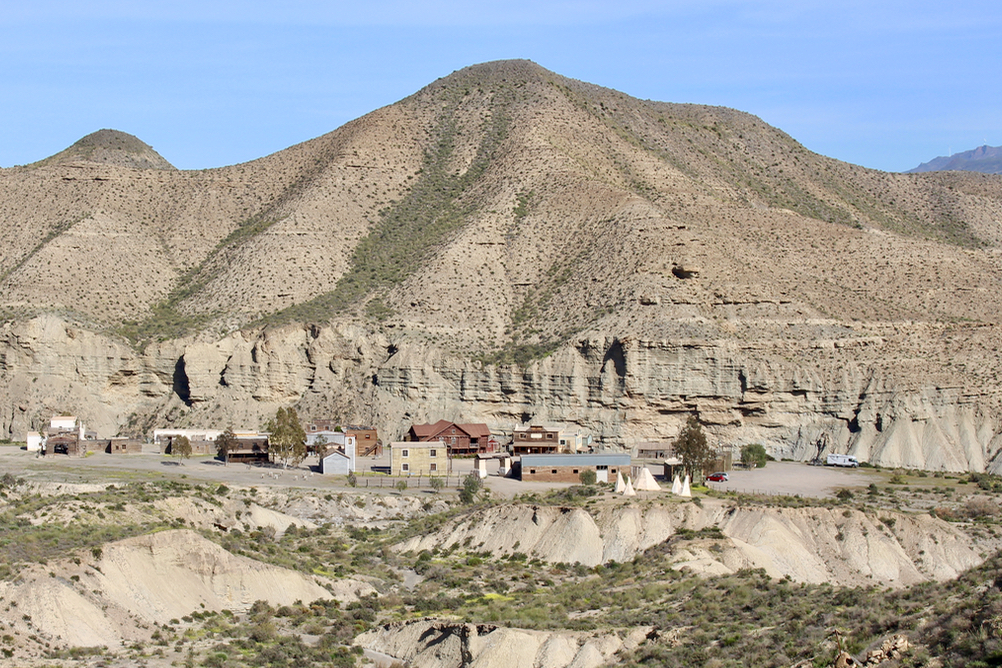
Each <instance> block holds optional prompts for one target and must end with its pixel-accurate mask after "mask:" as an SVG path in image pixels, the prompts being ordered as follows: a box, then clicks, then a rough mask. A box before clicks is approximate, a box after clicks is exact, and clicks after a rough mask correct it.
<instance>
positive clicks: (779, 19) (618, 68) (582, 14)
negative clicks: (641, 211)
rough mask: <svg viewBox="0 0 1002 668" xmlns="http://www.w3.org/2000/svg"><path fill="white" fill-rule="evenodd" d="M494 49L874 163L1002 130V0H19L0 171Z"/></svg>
mask: <svg viewBox="0 0 1002 668" xmlns="http://www.w3.org/2000/svg"><path fill="white" fill-rule="evenodd" d="M508 58H526V59H529V60H533V61H535V62H536V63H538V64H540V65H541V66H543V67H545V68H547V69H549V70H551V71H553V72H556V73H557V74H561V75H564V76H567V77H571V78H574V79H580V80H582V81H587V82H589V83H593V84H598V85H601V86H606V87H609V88H614V89H616V90H619V91H622V92H624V93H626V94H628V95H632V96H634V97H638V98H641V99H650V100H658V101H663V102H692V103H698V104H712V105H721V106H725V107H731V108H734V109H739V110H741V111H745V112H748V113H751V114H754V115H756V116H758V117H760V118H761V119H763V120H764V121H765V122H767V123H769V124H771V125H773V126H775V127H778V128H779V129H781V130H783V131H784V132H786V133H788V134H789V135H791V136H792V137H793V138H794V139H796V140H798V141H799V142H800V143H801V144H803V145H804V146H806V147H807V148H808V149H810V150H812V151H815V152H817V153H821V154H823V155H827V156H830V157H833V158H837V159H839V160H844V161H847V162H851V163H855V164H859V165H863V166H865V167H871V168H875V169H881V170H886V171H903V170H906V169H910V168H912V167H916V166H918V165H919V164H920V163H922V162H927V161H929V160H931V159H933V158H935V157H937V156H941V155H949V154H951V153H956V152H960V151H964V150H969V149H972V148H975V147H976V146H980V145H982V144H988V145H992V146H998V145H1002V86H1000V85H999V84H1000V79H1002V3H1000V2H998V0H955V1H954V2H950V3H944V2H941V1H937V2H931V1H929V0H909V2H903V1H901V2H899V1H897V0H893V1H887V2H884V1H881V0H866V1H860V2H858V1H856V0H841V1H840V2H831V1H830V0H824V1H820V0H754V1H746V0H672V1H665V2H657V1H651V0H618V1H617V2H613V1H612V0H604V1H602V0H535V1H529V0H508V1H505V2H497V1H495V0H486V1H481V2H475V3H474V2H458V1H455V0H426V1H425V2H413V1H410V2H407V1H404V0H370V1H369V2H367V3H361V2H357V1H356V2H352V3H346V2H340V1H339V0H330V1H327V2H323V1H316V0H286V2H284V3H277V2H273V1H266V0H257V1H246V2H237V1H235V0H218V1H216V0H200V1H197V0H177V1H172V0H161V1H159V2H138V1H134V2H126V1H125V0H103V1H101V2H92V1H91V0H74V1H72V2H70V1H67V0H33V1H32V2H22V3H13V2H8V3H5V7H4V8H3V10H2V11H0V60H2V63H3V66H2V67H0V167H11V166H14V165H20V164H27V163H30V162H34V161H36V160H40V159H42V158H45V157H47V156H49V155H52V154H54V153H57V152H58V151H61V150H62V149H64V148H66V147H67V146H69V145H71V144H72V143H73V142H75V141H77V140H78V139H80V138H81V137H83V136H85V135H87V134H89V133H91V132H94V131H96V130H99V129H102V128H112V129H116V130H121V131H123V132H128V133H130V134H133V135H135V136H137V137H139V138H140V139H142V140H143V141H145V142H146V143H147V144H150V145H151V146H152V147H153V148H154V149H156V150H157V152H158V153H160V155H162V156H163V157H164V158H166V159H167V160H168V161H169V162H171V163H172V164H173V165H175V166H176V167H179V168H181V169H202V168H210V167H220V166H224V165H230V164H235V163H239V162H245V161H248V160H253V159H255V158H259V157H262V156H265V155H268V154H270V153H274V152H276V151H279V150H282V149H284V148H287V147H289V146H291V145H293V144H297V143H299V142H302V141H306V140H307V139H311V138H313V137H316V136H319V135H322V134H325V133H327V132H330V131H332V130H335V129H337V128H338V127H340V126H341V125H343V124H345V123H347V122H348V121H350V120H352V119H355V118H358V117H359V116H363V115H364V114H366V113H368V112H370V111H373V110H374V109H377V108H379V107H382V106H385V105H387V104H392V103H393V102H396V101H398V100H400V99H402V98H404V97H407V96H408V95H410V94H412V93H414V92H416V91H417V90H419V89H421V88H422V87H424V86H425V85H427V84H429V83H431V82H432V81H434V80H435V79H437V78H439V77H443V76H447V75H448V74H450V73H451V72H453V71H455V70H458V69H462V68H463V67H466V66H468V65H473V64H475V63H481V62H486V61H491V60H501V59H508Z"/></svg>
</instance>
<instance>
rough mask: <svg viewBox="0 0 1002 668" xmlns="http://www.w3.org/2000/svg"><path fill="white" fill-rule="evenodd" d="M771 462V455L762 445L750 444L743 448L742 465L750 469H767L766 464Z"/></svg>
mask: <svg viewBox="0 0 1002 668" xmlns="http://www.w3.org/2000/svg"><path fill="white" fill-rule="evenodd" d="M767 461H769V455H767V454H766V452H765V448H764V447H763V446H762V445H761V444H760V443H750V444H748V445H745V446H742V448H741V463H742V464H744V465H745V466H747V467H748V468H750V469H751V468H755V469H761V468H765V463H766V462H767Z"/></svg>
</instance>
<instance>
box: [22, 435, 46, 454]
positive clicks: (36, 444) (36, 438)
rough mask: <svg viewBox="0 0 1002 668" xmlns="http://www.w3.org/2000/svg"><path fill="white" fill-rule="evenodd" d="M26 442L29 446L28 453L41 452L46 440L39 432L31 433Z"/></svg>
mask: <svg viewBox="0 0 1002 668" xmlns="http://www.w3.org/2000/svg"><path fill="white" fill-rule="evenodd" d="M24 440H25V441H26V442H27V444H28V448H27V449H28V452H41V450H42V443H43V442H44V439H43V438H42V435H41V434H40V433H38V432H37V431H29V432H28V434H27V438H25V439H24Z"/></svg>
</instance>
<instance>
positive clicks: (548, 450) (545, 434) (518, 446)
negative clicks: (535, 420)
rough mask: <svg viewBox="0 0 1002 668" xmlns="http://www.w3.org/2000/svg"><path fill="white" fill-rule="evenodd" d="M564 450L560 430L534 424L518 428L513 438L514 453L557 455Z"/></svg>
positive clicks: (512, 451) (512, 449) (512, 448)
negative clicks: (525, 427)
mask: <svg viewBox="0 0 1002 668" xmlns="http://www.w3.org/2000/svg"><path fill="white" fill-rule="evenodd" d="M561 451H562V448H561V446H560V432H559V431H558V430H556V429H544V428H543V427H540V426H538V425H533V426H531V427H529V428H528V429H516V430H515V433H514V434H512V438H511V453H512V454H513V455H555V454H558V453H559V452H561Z"/></svg>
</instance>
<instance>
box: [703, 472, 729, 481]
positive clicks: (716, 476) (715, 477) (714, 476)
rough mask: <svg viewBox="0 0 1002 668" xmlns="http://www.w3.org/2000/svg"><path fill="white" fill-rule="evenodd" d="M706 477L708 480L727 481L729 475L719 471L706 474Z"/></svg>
mask: <svg viewBox="0 0 1002 668" xmlns="http://www.w3.org/2000/svg"><path fill="white" fill-rule="evenodd" d="M706 479H707V480H708V481H709V482H727V481H728V480H730V476H728V475H727V474H726V473H724V472H722V471H721V472H719V473H713V474H711V475H708V476H706Z"/></svg>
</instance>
